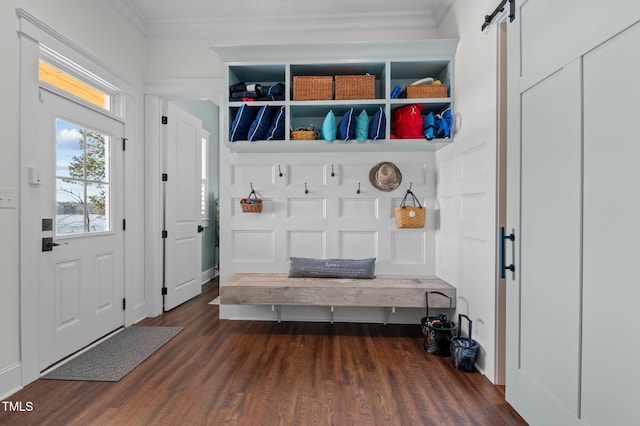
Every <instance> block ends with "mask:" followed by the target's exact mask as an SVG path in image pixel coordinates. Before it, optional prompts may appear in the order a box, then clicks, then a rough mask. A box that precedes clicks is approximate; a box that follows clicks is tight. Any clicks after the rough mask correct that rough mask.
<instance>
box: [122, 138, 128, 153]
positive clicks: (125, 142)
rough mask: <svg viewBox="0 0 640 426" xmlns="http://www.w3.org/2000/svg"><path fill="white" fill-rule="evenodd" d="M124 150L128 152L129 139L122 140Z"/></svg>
mask: <svg viewBox="0 0 640 426" xmlns="http://www.w3.org/2000/svg"><path fill="white" fill-rule="evenodd" d="M122 150H123V151H126V150H127V138H122Z"/></svg>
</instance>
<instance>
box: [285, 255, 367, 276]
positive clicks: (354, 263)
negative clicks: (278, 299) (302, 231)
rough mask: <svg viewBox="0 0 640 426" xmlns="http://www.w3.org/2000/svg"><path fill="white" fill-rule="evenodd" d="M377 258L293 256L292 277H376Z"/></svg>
mask: <svg viewBox="0 0 640 426" xmlns="http://www.w3.org/2000/svg"><path fill="white" fill-rule="evenodd" d="M375 267H376V258H375V257H373V258H370V259H313V258H308V257H291V269H290V270H289V277H290V278H375V277H376V276H375Z"/></svg>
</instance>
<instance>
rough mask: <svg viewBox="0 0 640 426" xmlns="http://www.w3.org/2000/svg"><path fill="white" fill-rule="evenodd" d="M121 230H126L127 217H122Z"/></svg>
mask: <svg viewBox="0 0 640 426" xmlns="http://www.w3.org/2000/svg"><path fill="white" fill-rule="evenodd" d="M122 230H123V231H126V230H127V219H122Z"/></svg>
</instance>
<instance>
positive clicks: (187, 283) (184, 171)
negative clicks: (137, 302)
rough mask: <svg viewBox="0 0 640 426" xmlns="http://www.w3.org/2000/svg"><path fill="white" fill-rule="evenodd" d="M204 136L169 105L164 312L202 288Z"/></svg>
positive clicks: (197, 123)
mask: <svg viewBox="0 0 640 426" xmlns="http://www.w3.org/2000/svg"><path fill="white" fill-rule="evenodd" d="M203 134H204V130H203V129H202V123H201V121H200V120H198V119H197V118H195V117H193V116H192V115H190V114H188V113H187V112H185V111H183V110H182V109H180V108H178V107H177V106H175V105H173V104H171V103H169V104H168V105H167V126H166V139H165V140H166V151H165V152H166V157H165V166H166V167H165V171H166V174H167V181H166V182H165V201H164V211H165V228H164V229H165V230H166V231H167V233H166V238H165V240H164V241H165V259H164V268H165V292H166V294H165V295H164V309H165V310H169V309H173V308H174V307H176V306H178V305H179V304H181V303H183V302H185V301H187V300H189V299H191V298H192V297H194V296H197V295H198V294H200V292H201V289H202V287H201V286H202V283H201V275H202V234H201V233H200V231H201V229H202V228H200V226H201V225H202V223H201V222H202V218H201V188H202V177H201V176H202V175H201V167H202V165H201V164H202V163H201V155H202V137H203Z"/></svg>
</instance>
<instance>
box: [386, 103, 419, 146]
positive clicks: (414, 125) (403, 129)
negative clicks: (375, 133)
mask: <svg viewBox="0 0 640 426" xmlns="http://www.w3.org/2000/svg"><path fill="white" fill-rule="evenodd" d="M423 124H424V119H423V118H422V104H412V105H406V106H403V107H400V108H398V109H396V110H395V111H394V112H393V122H392V123H391V127H392V133H393V135H394V136H395V137H396V138H398V139H421V138H423V137H424V136H423V135H422V125H423Z"/></svg>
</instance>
